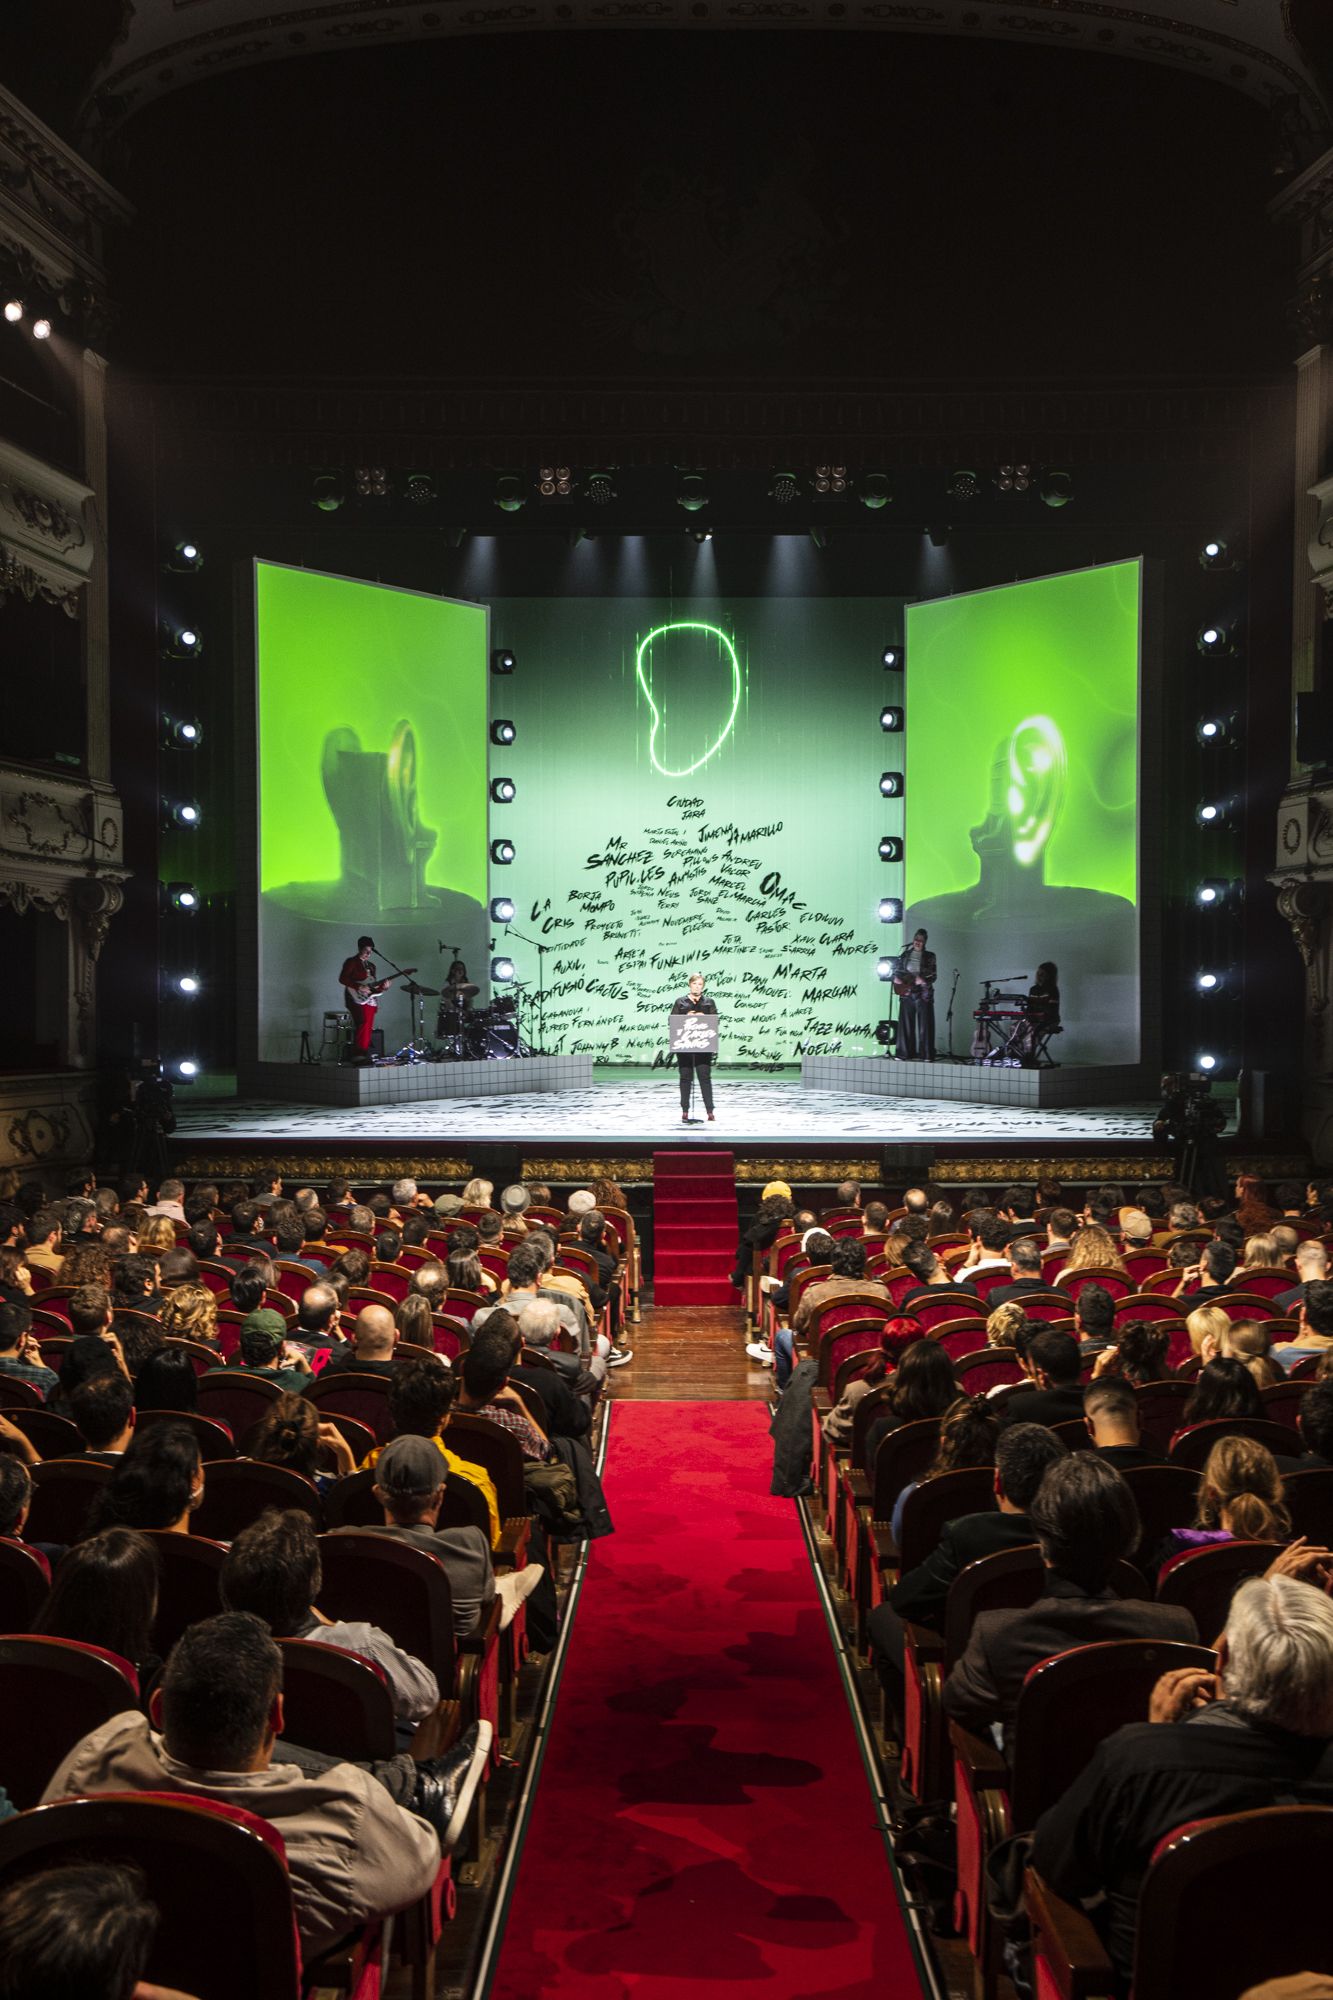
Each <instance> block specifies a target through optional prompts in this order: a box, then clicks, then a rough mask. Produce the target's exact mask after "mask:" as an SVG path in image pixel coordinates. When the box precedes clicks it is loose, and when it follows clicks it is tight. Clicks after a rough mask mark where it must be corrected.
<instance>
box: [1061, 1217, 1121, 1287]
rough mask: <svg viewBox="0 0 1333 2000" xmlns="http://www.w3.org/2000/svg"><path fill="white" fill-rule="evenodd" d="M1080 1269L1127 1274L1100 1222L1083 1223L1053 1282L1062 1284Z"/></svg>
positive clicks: (1111, 1240)
mask: <svg viewBox="0 0 1333 2000" xmlns="http://www.w3.org/2000/svg"><path fill="white" fill-rule="evenodd" d="M1080 1271H1118V1272H1119V1273H1120V1275H1121V1277H1122V1278H1123V1277H1127V1276H1128V1275H1129V1274H1128V1272H1127V1271H1126V1270H1125V1260H1124V1258H1123V1257H1122V1256H1121V1255H1120V1252H1119V1251H1118V1250H1117V1249H1116V1247H1115V1241H1114V1239H1113V1237H1112V1235H1111V1232H1110V1230H1109V1229H1105V1228H1103V1227H1102V1225H1101V1224H1100V1223H1097V1222H1085V1223H1084V1225H1083V1227H1082V1228H1081V1229H1080V1230H1079V1231H1078V1233H1077V1235H1076V1236H1075V1237H1074V1240H1073V1242H1072V1243H1071V1244H1070V1246H1069V1256H1068V1259H1067V1260H1066V1262H1065V1264H1064V1265H1063V1267H1062V1268H1061V1270H1060V1272H1059V1273H1058V1275H1057V1277H1056V1280H1055V1282H1056V1284H1057V1285H1063V1284H1064V1282H1065V1280H1066V1279H1067V1278H1072V1277H1074V1276H1076V1275H1077V1273H1078V1272H1080Z"/></svg>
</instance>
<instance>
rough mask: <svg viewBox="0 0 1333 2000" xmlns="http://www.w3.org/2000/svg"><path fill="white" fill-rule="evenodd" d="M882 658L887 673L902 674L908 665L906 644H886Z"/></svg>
mask: <svg viewBox="0 0 1333 2000" xmlns="http://www.w3.org/2000/svg"><path fill="white" fill-rule="evenodd" d="M880 658H881V659H882V660H883V662H884V671H885V673H886V674H900V673H901V672H902V670H903V668H904V667H905V666H906V665H907V649H906V647H904V646H886V647H885V648H884V651H883V653H882V654H881V655H880Z"/></svg>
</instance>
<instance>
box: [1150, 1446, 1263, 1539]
mask: <svg viewBox="0 0 1333 2000" xmlns="http://www.w3.org/2000/svg"><path fill="white" fill-rule="evenodd" d="M1285 1497H1286V1496H1285V1494H1284V1491H1283V1486H1282V1475H1281V1474H1280V1473H1279V1471H1278V1469H1277V1461H1276V1459H1275V1458H1274V1457H1273V1454H1272V1452H1271V1451H1270V1450H1269V1449H1268V1447H1267V1445H1263V1444H1260V1443H1259V1441H1258V1439H1257V1438H1248V1437H1224V1438H1219V1439H1218V1441H1217V1443H1216V1444H1215V1445H1214V1446H1213V1448H1212V1450H1211V1451H1210V1452H1209V1454H1208V1462H1207V1464H1206V1465H1205V1466H1204V1468H1203V1473H1202V1475H1201V1477H1200V1479H1199V1492H1198V1499H1197V1501H1196V1504H1195V1511H1194V1522H1193V1525H1192V1526H1191V1527H1188V1528H1173V1529H1172V1530H1171V1533H1170V1534H1169V1535H1168V1536H1167V1538H1166V1541H1165V1542H1164V1543H1163V1545H1162V1551H1161V1558H1160V1559H1161V1561H1163V1562H1166V1561H1168V1560H1169V1559H1170V1557H1172V1556H1173V1555H1180V1554H1181V1553H1182V1552H1183V1551H1184V1550H1186V1549H1201V1548H1210V1547H1211V1546H1212V1545H1213V1544H1214V1543H1216V1542H1289V1541H1290V1540H1291V1516H1290V1514H1289V1513H1288V1512H1287V1509H1286V1505H1285Z"/></svg>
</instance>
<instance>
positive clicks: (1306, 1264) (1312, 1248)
mask: <svg viewBox="0 0 1333 2000" xmlns="http://www.w3.org/2000/svg"><path fill="white" fill-rule="evenodd" d="M1295 1260H1296V1279H1297V1282H1296V1283H1295V1284H1294V1285H1292V1286H1291V1287H1290V1289H1289V1290H1287V1291H1285V1292H1279V1293H1278V1294H1277V1296H1276V1298H1275V1299H1274V1300H1273V1310H1274V1311H1275V1312H1279V1313H1282V1314H1290V1313H1294V1312H1295V1311H1296V1310H1297V1309H1298V1308H1299V1307H1300V1306H1303V1305H1304V1303H1305V1296H1306V1293H1307V1292H1308V1290H1309V1288H1310V1286H1311V1285H1319V1284H1322V1283H1323V1282H1324V1280H1325V1279H1326V1278H1327V1277H1328V1251H1327V1250H1326V1249H1325V1247H1324V1245H1323V1244H1322V1243H1315V1242H1308V1243H1298V1244H1297V1245H1296V1250H1295ZM28 1261H29V1262H30V1263H31V1261H32V1259H31V1256H30V1257H29V1260H28Z"/></svg>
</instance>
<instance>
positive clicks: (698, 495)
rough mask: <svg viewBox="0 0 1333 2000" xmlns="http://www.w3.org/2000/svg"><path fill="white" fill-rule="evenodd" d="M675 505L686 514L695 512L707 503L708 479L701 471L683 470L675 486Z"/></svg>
mask: <svg viewBox="0 0 1333 2000" xmlns="http://www.w3.org/2000/svg"><path fill="white" fill-rule="evenodd" d="M676 505H677V506H678V507H683V508H684V509H685V512H686V513H687V514H697V513H698V512H699V510H700V508H701V507H706V506H707V505H708V481H707V480H706V479H705V478H704V476H703V474H702V472H683V473H682V474H681V478H680V485H679V486H678V487H677V488H676Z"/></svg>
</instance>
